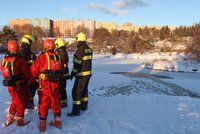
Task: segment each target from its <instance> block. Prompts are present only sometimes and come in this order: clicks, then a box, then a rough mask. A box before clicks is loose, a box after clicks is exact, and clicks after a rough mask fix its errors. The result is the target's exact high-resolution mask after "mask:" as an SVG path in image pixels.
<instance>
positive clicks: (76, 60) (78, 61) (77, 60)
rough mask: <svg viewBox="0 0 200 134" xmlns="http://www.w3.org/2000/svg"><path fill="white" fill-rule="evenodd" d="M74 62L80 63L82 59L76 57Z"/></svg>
mask: <svg viewBox="0 0 200 134" xmlns="http://www.w3.org/2000/svg"><path fill="white" fill-rule="evenodd" d="M74 62H75V63H78V64H81V62H82V61H80V60H79V59H77V58H74Z"/></svg>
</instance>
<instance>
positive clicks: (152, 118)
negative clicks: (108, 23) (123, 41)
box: [0, 53, 200, 134]
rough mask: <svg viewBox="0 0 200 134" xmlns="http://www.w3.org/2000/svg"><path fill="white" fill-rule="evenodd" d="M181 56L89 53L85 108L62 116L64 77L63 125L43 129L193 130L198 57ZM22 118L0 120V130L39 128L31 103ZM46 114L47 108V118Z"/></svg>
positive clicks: (96, 133) (3, 95) (177, 133)
mask: <svg viewBox="0 0 200 134" xmlns="http://www.w3.org/2000/svg"><path fill="white" fill-rule="evenodd" d="M70 57H71V56H70ZM186 60H187V57H186V56H184V55H181V54H180V55H177V54H174V53H172V55H169V54H164V53H153V54H150V53H145V54H131V55H125V54H117V55H115V56H111V55H95V56H94V60H93V76H92V79H91V82H90V85H89V91H90V97H89V109H88V111H86V112H83V113H82V114H81V116H80V117H74V118H71V117H68V116H67V113H68V112H70V111H71V106H72V98H71V89H72V86H73V82H74V81H68V85H67V91H68V98H69V102H68V104H69V107H67V108H64V109H63V110H62V123H63V128H62V129H61V130H59V129H56V128H54V127H51V126H49V125H48V126H47V131H46V132H45V133H48V134H55V133H56V134H62V133H69V134H199V133H200V107H199V105H200V83H199V79H200V74H199V73H197V72H200V71H199V63H195V62H192V61H186ZM70 68H72V59H70ZM149 68H150V69H149ZM152 69H155V70H152ZM162 70H166V71H162ZM194 70H197V71H194ZM170 71H173V72H170ZM175 71H176V72H175ZM180 72H193V73H180ZM0 80H1V81H2V77H0ZM0 88H1V89H0V109H1V111H0V123H3V122H4V121H5V119H6V114H7V110H8V109H7V108H8V106H9V101H10V100H9V95H8V92H7V90H6V87H3V86H2V84H0ZM37 101H38V98H37V96H36V99H35V103H37ZM25 119H30V120H32V121H31V122H30V123H29V124H28V125H27V126H24V127H16V126H15V125H12V126H10V127H6V128H4V127H2V126H0V134H10V133H12V134H22V133H23V134H36V133H39V130H38V128H37V123H38V115H37V109H35V110H32V111H31V110H29V111H27V112H26V116H25ZM52 119H53V117H52V113H51V112H49V116H48V122H50V121H51V120H52Z"/></svg>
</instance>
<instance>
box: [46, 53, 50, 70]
mask: <svg viewBox="0 0 200 134" xmlns="http://www.w3.org/2000/svg"><path fill="white" fill-rule="evenodd" d="M45 54H46V56H47V70H50V69H51V66H50V57H49V55H48V53H45Z"/></svg>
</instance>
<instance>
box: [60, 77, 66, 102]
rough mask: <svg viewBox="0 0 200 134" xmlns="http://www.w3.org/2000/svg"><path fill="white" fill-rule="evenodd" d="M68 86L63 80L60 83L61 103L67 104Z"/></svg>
mask: <svg viewBox="0 0 200 134" xmlns="http://www.w3.org/2000/svg"><path fill="white" fill-rule="evenodd" d="M66 86H67V80H63V81H62V82H60V87H59V89H60V95H61V103H65V102H67V91H66Z"/></svg>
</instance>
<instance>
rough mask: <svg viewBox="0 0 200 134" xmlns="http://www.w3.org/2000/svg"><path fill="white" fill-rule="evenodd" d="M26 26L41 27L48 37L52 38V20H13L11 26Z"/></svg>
mask: <svg viewBox="0 0 200 134" xmlns="http://www.w3.org/2000/svg"><path fill="white" fill-rule="evenodd" d="M25 24H29V25H33V26H35V27H36V26H38V27H41V28H42V30H43V31H44V32H45V34H46V36H52V32H53V31H52V30H53V21H52V20H50V19H37V18H36V19H12V20H10V22H9V26H10V27H11V28H14V26H15V25H18V26H22V25H25Z"/></svg>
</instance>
